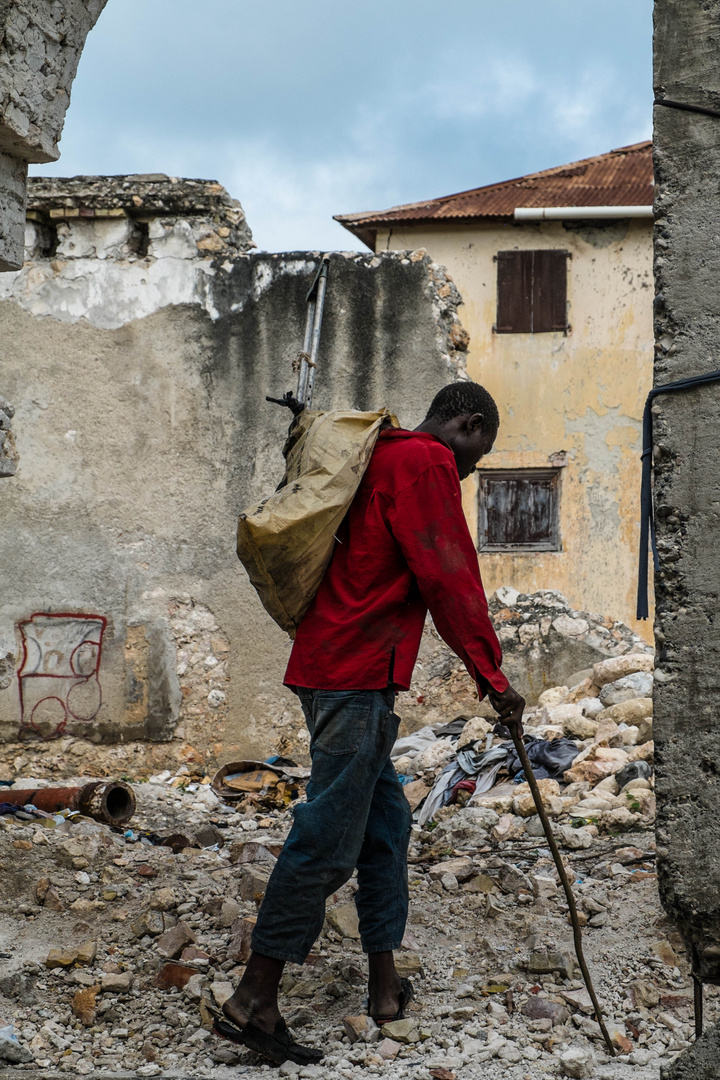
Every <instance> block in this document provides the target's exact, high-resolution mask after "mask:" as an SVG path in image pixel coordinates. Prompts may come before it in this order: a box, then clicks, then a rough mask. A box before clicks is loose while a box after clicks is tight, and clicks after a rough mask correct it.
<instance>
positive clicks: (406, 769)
mask: <svg viewBox="0 0 720 1080" xmlns="http://www.w3.org/2000/svg"><path fill="white" fill-rule="evenodd" d="M653 667H654V658H653V654H652V653H634V652H631V653H626V654H624V655H621V656H617V657H611V658H610V659H608V660H603V661H601V662H600V663H599V664H596V665H595V666H594V668H592V670H590V671H589V672H587V673H581V674H584V675H585V677H584V678H582V679H581V681H580V682H578V683H577V684H576V685H575V686H573V687H570V688H568V687H567V686H558V687H552V688H550V689H548V690H545V691H544V692H543V693H542V694H541V695H540V698H539V701H538V704H537V706H536V707H534V708H531V709H529V710H528V711H527V712H526V713H525V716H524V724H525V730H526V735H528V736H531V737H532V742H533V743H534V744H535V745H534V749H535V750H536V751H538V754H537V755H536V760H538V761H540V762H545V761H546V759H547V761H548V762H550V765H549V766H548V767H550V768H552V767H553V763H554V765H555V767H554V772H555V775H554V776H553V775H551V774H549V773H548V771H547V769H545V770H543V772H542V773H538V775H539V776H541V777H542V778H541V779H540V780H539V784H540V788H541V791H542V794H543V801H544V804H545V808H546V810H547V812H548V814H549V816H550V817H551V818H552V819H554V820H555V822H556V823H557V830H558V835H559V837H560V838H562V841H563V843H564V844H565V845H566V846H567V847H568V848H573V849H579V848H581V847H587V846H589V845H590V843H591V842H592V839H593V838H594V837H595V836H598V835H599V834H600V833H605V834H609V833H616V832H622V831H627V830H632V829H636V828H649V827H651V826H652V825H654V823H655V795H654V792H653V776H652V774H653V764H654V743H653V740H652V711H653V704H652V697H651V693H652V685H653ZM453 729H454V730H453ZM492 731H493V725H492V722H491V721H488V720H486V719H484V718H483V717H480V716H476V717H473V718H471V719H470V720H467V721H466V722H463V718H461V720H460V722H459V723H457V724H455V725H453V724H450V725H444V726H439V725H436V726H435V727H431V726H428V727H426V728H423V729H421V730H419V731H417V732H415V733H414V734H413V735H411V736H409V737H405V738H403V739H400V740H398V743H397V744H396V746H395V749H394V750H393V759H394V762H395V767H396V769H397V771H398V773H399V774H400V775H401V778H402V779H403V781H404V782H405V783H406V784H407V787H406V792H407V794H408V798H409V801H410V803H411V806H413V809H416V810H418V811H419V814H418V820H419V821H420V822H421V823H422V822H423V820H424V819H426V818H427V817H428V814H427V813H426V812H425V813H424V812H423V806H424V803H425V800H426V799H428V798H430V799H431V800H433V798H434V797H435V793H436V792H437V791H438V790H441V791H442V788H443V779H444V778H445V777H448V776H449V777H450V778H451V784H452V782H453V780H457V779H458V777H461V778H462V782H461V783H460V785H459V788H458V787H450V786H448V787H446V788H445V789H444V792H443V796H442V799H441V801H440V802H439V803H438V799H437V798H435V802H434V803H433V810H434V808H435V803H438V805H440V806H447V805H448V804H451V803H453V802H456V801H458V800H459V801H460V802H461V804H466V803H467V804H468V805H469V806H470V807H478V808H483V809H487V810H491V811H493V812H495V813H497V814H498V815H500V816H499V818H498V821H497V823H496V824H495V825H494V826H493V838H494V839H495V840H498V841H500V840H509V839H520V838H522V837H523V836H525V835H531V836H536V837H539V836H541V835H542V827H541V825H540V821H539V819H538V818H537V814H536V811H535V805H534V802H533V798H532V795H531V794H530V792H529V787H528V785H527V783H517V782H513V781H514V780H516V778H517V774H518V773H519V771H520V765H519V761H517V759H515V767H514V768H513V767H512V763H511V759H512V744H511V743H510V742H509V741H508V740H507V738H503V736H502V735H493V734H492ZM503 747H504V748H506V749H507V751H508V756H507V759H503V757H502V748H503ZM543 750H544V751H546V752H545V755H544V756H543V754H542V752H541V751H543ZM468 751H470V754H469V755H468ZM498 751H499V753H498ZM554 751H555V754H554V756H553V752H554ZM468 756H469V758H470V761H469V764H468V763H467V760H464V759H467V758H468ZM530 756H531V760H532V759H533V756H535V755H534V754H533V749H532V748H531V750H530ZM546 763H547V762H546ZM493 764H494V765H495V769H494V772H492V771H491V770H492V765H493ZM455 765H461V766H462V770H461V771H457V772H453V767H454V766H455ZM498 765H499V772H498ZM473 770H475V771H473ZM488 770H490V775H491V778H492V779H497V780H499V781H500V782H499V783H497V782H496V783H495V784H494V786H490V785H489V784H486V785H484V786H483V785H482V783H481V780H482V777H483V774H484V772H486V771H488ZM521 779H523V778H522V777H521Z"/></svg>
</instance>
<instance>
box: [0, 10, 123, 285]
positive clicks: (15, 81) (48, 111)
mask: <svg viewBox="0 0 720 1080" xmlns="http://www.w3.org/2000/svg"><path fill="white" fill-rule="evenodd" d="M106 3H107V0H22V2H20V0H2V2H0V270H15V269H17V268H18V267H19V266H21V265H22V259H23V228H24V224H25V181H26V178H27V163H28V162H29V161H36V162H42V161H55V159H56V158H57V157H59V153H58V146H57V144H58V141H59V139H60V135H61V133H62V129H63V125H64V123H65V113H66V112H67V107H68V105H69V104H70V88H71V86H72V82H73V79H74V78H75V73H76V72H77V66H78V62H79V60H80V54H81V53H82V50H83V46H84V44H85V40H86V38H87V35H88V34H89V33H90V31H91V30H92V28H93V26H94V25H95V23H96V22H97V20H98V17H99V15H100V12H101V11H102V9H103V8H104V7H105V4H106Z"/></svg>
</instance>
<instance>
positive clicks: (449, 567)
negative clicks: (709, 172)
mask: <svg viewBox="0 0 720 1080" xmlns="http://www.w3.org/2000/svg"><path fill="white" fill-rule="evenodd" d="M498 425H499V417H498V411H497V407H496V405H495V402H494V401H493V399H492V397H491V396H490V394H488V392H487V391H486V390H485V389H484V388H483V387H481V386H478V385H476V384H475V383H470V382H461V383H454V384H452V385H450V386H446V387H444V388H443V389H442V390H441V391H440V392H439V393H438V394H437V395H436V397H435V398H434V400H433V402H432V404H431V405H430V408H429V410H428V413H427V416H426V418H425V420H424V421H423V423H422V424H420V426H419V427H418V428H416V429H415V430H414V431H404V430H394V429H389V430H385V431H382V432H381V433H380V436H379V439H378V442H377V445H376V448H375V450H374V452H373V456H372V458H371V461H370V464H369V466H368V468H367V471H366V473H365V476H364V477H363V480H362V483H361V485H360V487H359V489H358V492H357V494H356V496H355V499H354V500H353V503H352V505H351V507H350V510H349V511H348V514H347V516H346V518H345V520H344V522H343V524H342V526H341V528H340V529H339V531H338V535H337V541H338V542H337V545H336V548H335V552H334V554H333V559H332V562H331V564H330V566H329V568H328V570H327V572H326V574H325V577H324V579H323V581H322V584H321V586H320V589H319V591H318V593H317V596H316V597H315V599H314V601H313V603H312V605H311V607H310V608H309V610H308V612H307V614H306V615H305V617H304V619H303V621H302V623H301V624H300V627H299V629H298V632H297V636H296V638H295V643H294V645H293V650H292V654H291V657H290V663H289V665H288V669H287V673H286V676H285V683H286V685H288V686H290V687H291V688H292V689H294V690H295V692H296V693H297V694H298V696H299V698H300V702H301V705H302V708H303V712H304V714H305V719H306V721H307V725H308V728H309V731H310V736H311V742H310V752H311V756H312V774H311V777H310V780H309V782H308V785H307V802H306V803H304V804H300V805H299V806H298V807H297V808H296V810H295V815H294V824H293V826H292V829H291V831H290V835H289V836H288V839H287V842H286V843H285V846H284V848H283V850H282V852H281V854H280V856H279V858H278V861H277V864H276V866H275V869H274V871H273V873H272V876H271V878H270V881H269V883H268V888H267V892H266V894H265V898H264V900H263V903H262V906H261V908H260V911H259V913H258V920H257V925H256V927H255V930H254V933H253V938H252V948H253V952H252V955H251V957H250V960H249V962H248V965H247V968H246V970H245V973H244V975H243V977H242V980H241V982H240V985H239V986H238V989H237V990H236V991H235V993H234V994H233V996H232V997H231V998H230V999H229V1001H227V1002H226V1003H225V1005H224V1007H223V1012H224V1015H225V1020H219V1021H217V1022H216V1028H217V1030H218V1032H219V1033H221V1034H224V1035H226V1036H227V1037H230V1038H234V1039H235V1040H236V1041H238V1042H242V1043H244V1044H245V1045H246V1046H249V1047H250V1048H252V1049H254V1050H256V1051H258V1052H259V1053H261V1054H264V1055H265V1056H266V1057H267V1058H268V1059H269V1060H271V1061H275V1062H282V1061H284V1060H287V1059H288V1058H289V1059H290V1060H293V1061H297V1062H299V1063H301V1064H303V1063H310V1062H313V1061H318V1060H320V1058H321V1056H322V1055H321V1054H320V1053H319V1052H318V1051H314V1050H311V1049H310V1048H308V1047H303V1046H300V1045H299V1044H298V1043H296V1042H295V1041H294V1040H293V1039H292V1037H291V1035H290V1033H289V1031H288V1029H287V1027H286V1026H285V1024H284V1021H283V1020H282V1018H281V1016H280V1013H279V1010H278V1003H277V993H278V985H279V982H280V978H281V975H282V971H283V967H284V965H285V963H286V962H287V961H291V962H293V963H302V962H303V961H304V960H305V957H306V956H307V954H308V952H309V951H310V949H311V948H312V945H313V942H314V941H315V939H316V938H317V936H318V934H319V933H320V931H321V929H322V925H323V920H324V917H325V901H326V898H327V897H328V896H329V895H330V894H331V893H333V892H334V891H335V890H336V889H338V888H339V887H340V886H341V885H343V884H344V882H346V881H347V880H348V878H349V877H350V876H351V875H352V872H353V870H354V869H355V868H357V884H358V890H357V894H356V906H357V911H358V917H359V926H360V939H361V944H362V947H363V950H364V951H365V952H366V953H367V954H368V967H369V1013H370V1015H371V1016H372V1017H373V1018H374V1019H375V1020H376V1021H377V1023H379V1024H382V1023H387V1022H388V1020H393V1019H397V1018H399V1017H400V1016H401V1015H402V1011H403V1008H404V1006H405V1005H406V1004H407V1002H408V1001H409V1000H410V998H411V997H412V987H411V985H410V984H409V982H408V980H405V979H403V980H401V979H400V978H399V976H398V974H397V972H396V970H395V964H394V960H393V950H394V949H397V948H399V946H400V943H401V941H402V938H403V934H404V931H405V922H406V918H407V907H408V886H407V846H408V840H409V836H410V824H411V815H410V809H409V806H408V803H407V799H406V798H405V796H404V794H403V790H402V786H401V785H400V783H399V781H398V779H397V776H396V774H395V770H394V768H393V766H392V763H391V761H390V757H389V754H390V750H391V749H392V746H393V743H394V742H395V739H396V737H397V728H398V723H399V718H398V717H397V716H395V715H394V712H393V704H394V700H395V694H396V692H397V691H399V690H408V689H409V687H410V680H411V677H412V670H413V666H414V664H415V660H416V658H417V653H418V648H419V645H420V639H421V636H422V630H423V625H424V622H425V616H426V614H427V611H428V609H429V611H430V613H431V615H432V618H433V621H434V623H435V627H436V628H437V630H438V632H439V633H440V634H441V636H442V637H443V639H444V640H445V641H446V642H447V644H448V645H449V646H450V648H452V649H453V650H454V652H455V653H456V654H457V655H458V656H459V657H460V658H461V659H462V660H463V661H464V663H465V665H466V667H467V669H468V671H469V672H470V674H471V676H472V677H473V679H475V681H476V683H477V687H478V692H479V695H480V697H484V696H485V695H486V694H487V695H488V697H489V698H490V701H491V703H492V705H493V707H494V708H495V709H496V711H497V712H498V713H499V714H500V719H501V720H502V721H503V723H505V724H508V725H515V727H516V729H517V730H518V731H522V727H521V721H522V712H523V706H524V704H525V702H524V700H523V698H522V697H521V696H520V695H519V694H518V693H517V692H516V691H515V690H513V689H512V687H511V686H510V685H509V684H508V681H507V679H506V678H505V676H504V675H503V673H502V671H501V669H500V661H501V650H500V646H499V644H498V640H497V637H496V635H495V631H494V630H493V627H492V624H491V623H490V620H489V617H488V611H487V602H486V599H485V593H484V591H483V586H482V582H481V579H480V572H479V570H478V559H477V552H476V550H475V545H474V543H473V541H472V538H471V536H470V532H469V530H468V527H467V523H466V521H465V516H464V514H463V509H462V499H461V490H460V480H462V479H464V478H465V477H467V476H469V475H470V473H471V472H473V470H474V468H475V465H476V464H477V462H478V461H479V460H480V458H482V457H483V456H484V455H485V454H487V453H489V452H490V450H491V448H492V446H493V443H494V442H495V438H496V436H497V430H498ZM228 1021H229V1023H228Z"/></svg>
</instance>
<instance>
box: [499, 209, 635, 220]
mask: <svg viewBox="0 0 720 1080" xmlns="http://www.w3.org/2000/svg"><path fill="white" fill-rule="evenodd" d="M513 216H514V218H515V220H516V221H573V220H576V221H591V220H593V219H594V218H600V219H605V220H607V219H612V218H653V217H654V216H655V211H654V210H653V208H652V206H516V207H515V213H514V215H513Z"/></svg>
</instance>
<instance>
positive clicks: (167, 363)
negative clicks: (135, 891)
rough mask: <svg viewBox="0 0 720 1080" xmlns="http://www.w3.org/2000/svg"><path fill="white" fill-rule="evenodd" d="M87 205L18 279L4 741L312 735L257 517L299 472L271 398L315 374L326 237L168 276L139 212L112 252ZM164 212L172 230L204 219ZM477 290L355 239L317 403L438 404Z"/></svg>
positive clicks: (33, 756)
mask: <svg viewBox="0 0 720 1080" xmlns="http://www.w3.org/2000/svg"><path fill="white" fill-rule="evenodd" d="M82 224H83V223H82V222H77V223H73V221H66V222H65V225H66V226H67V228H68V230H69V231H68V235H67V236H65V237H64V239H63V241H62V242H63V244H64V245H65V249H66V255H65V256H64V257H63V258H61V259H59V258H57V257H51V258H47V257H39V256H38V250H37V248H33V249H32V250H33V258H32V260H31V262H30V263H28V264H27V265H26V267H25V268H24V270H23V271H22V272H20V273H18V274H16V275H12V276H10V275H8V279H7V284H6V285H5V293H4V295H5V296H6V299H5V300H4V301H2V302H0V334H1V336H2V341H3V368H2V370H3V380H4V384H5V385H7V387H8V391H9V394H10V396H11V397H12V400H13V401H14V402H15V403H16V405H17V420H18V421H19V422H18V423H17V438H18V444H19V450H20V466H19V467H18V471H17V476H16V478H15V480H14V481H13V483H12V485H9V486H8V489H7V490H6V491H5V492H4V493H3V529H2V531H1V532H0V563H1V564H2V566H3V578H4V585H3V590H2V597H1V598H0V650H3V649H4V650H5V652H6V653H8V652H9V653H12V654H13V656H14V657H15V660H14V663H13V664H11V665H9V666H10V668H11V671H12V674H11V676H10V678H9V679H7V678H6V679H4V680H3V679H0V687H2V686H4V688H3V689H0V734H1V735H2V738H3V739H4V740H5V747H4V749H3V750H2V751H1V752H0V762H5V763H7V767H8V768H9V769H10V772H12V768H11V767H10V765H11V763H12V762H14V763H15V764H14V768H22V767H23V766H28V762H30V761H32V762H36V760H37V755H38V754H39V753H41V754H44V760H45V761H46V762H47V764H48V765H50V764H54V767H55V768H57V769H58V770H59V771H62V770H63V769H66V768H67V769H71V768H72V767H78V766H80V765H83V764H84V763H86V762H92V761H94V760H95V761H96V760H97V754H96V757H95V758H93V756H92V755H93V753H95V751H93V749H92V747H93V745H95V744H98V743H104V744H113V745H117V744H123V748H122V749H118V750H117V751H112V753H111V760H113V761H114V762H116V763H117V767H120V768H122V765H123V763H125V765H126V767H128V768H130V767H132V768H133V769H138V768H140V769H141V768H142V767H144V766H146V767H147V768H149V769H156V768H157V767H159V766H161V765H162V764H163V763H164V762H168V763H172V762H173V760H177V759H178V757H182V756H183V755H186V756H192V755H195V756H199V757H203V758H204V759H205V760H206V761H207V762H208V764H210V765H211V764H212V763H213V761H215V760H217V759H222V760H227V759H228V758H238V757H244V756H257V755H260V756H262V757H265V756H267V754H268V753H270V752H272V751H273V750H275V749H284V748H286V747H290V746H292V747H293V748H294V749H296V750H297V751H299V752H302V750H303V745H304V744H303V742H302V738H303V733H302V731H301V725H300V714H299V710H298V709H297V706H296V700H295V698H294V696H293V695H292V694H290V693H289V692H288V691H285V690H284V689H283V687H282V676H283V672H284V665H285V663H286V660H287V656H288V652H289V645H290V643H289V641H288V639H287V637H286V636H285V635H284V634H283V633H282V632H281V631H280V630H279V629H278V628H277V627H275V625H274V624H273V623H272V622H271V621H270V619H269V618H268V616H267V615H266V614H265V612H264V611H263V609H262V608H261V606H260V603H259V601H258V600H257V598H256V596H255V593H254V591H253V589H252V588H251V586H250V585H249V583H248V581H247V578H246V575H245V572H244V570H243V569H242V567H241V565H240V563H239V562H238V561H237V558H236V555H235V528H236V519H237V514H238V512H239V511H240V510H242V509H243V508H244V507H245V506H247V505H248V504H251V503H253V502H254V501H255V500H256V499H257V498H258V497H259V496H260V495H262V494H265V493H267V492H268V490H272V488H273V487H274V486H275V485H276V484H277V482H278V480H279V478H280V476H281V475H282V465H283V463H282V457H281V452H280V451H281V447H282V443H283V440H284V434H285V432H286V429H287V424H288V420H289V414H288V413H287V412H286V411H285V410H281V409H279V408H277V407H276V406H272V405H269V404H266V403H265V400H264V398H265V395H266V394H274V395H277V394H280V393H282V392H283V391H285V390H287V389H290V388H292V387H294V384H295V376H294V375H293V373H292V362H293V360H294V359H295V357H296V355H297V353H298V351H299V348H300V346H301V343H302V333H303V326H304V319H305V293H306V290H307V288H308V285H309V283H310V281H311V280H312V276H313V273H314V270H315V268H316V266H317V261H318V256H317V254H315V255H313V254H312V253H307V252H299V253H293V254H285V255H263V254H258V255H238V254H237V253H236V254H235V255H234V257H227V255H226V254H222V255H220V256H219V258H217V259H212V258H211V259H209V260H208V256H207V255H205V256H204V258H200V256H201V255H202V252H196V258H195V259H192V258H189V257H188V258H186V259H185V260H184V261H185V262H187V263H188V264H189V265H191V266H192V267H193V270H192V274H191V275H188V272H186V271H182V272H181V270H178V267H177V265H175V269H174V270H173V271H172V272H170V268H169V269H168V273H167V274H166V287H165V288H164V289H163V290H157V291H153V284H152V283H153V280H154V279H153V273H159V271H157V270H154V269H153V267H156V266H157V264H158V263H160V262H162V260H163V258H166V261H169V260H170V259H171V258H174V256H169V255H168V256H167V257H166V256H163V255H160V254H158V253H157V252H155V254H153V251H152V248H151V250H150V251H149V252H148V253H147V254H146V255H144V256H143V255H140V254H138V253H132V252H131V253H128V252H123V244H122V243H119V242H117V243H115V240H116V237H115V230H116V229H117V228H118V223H117V222H116V221H113V220H108V221H106V222H105V223H104V224H103V223H102V221H101V220H96V221H95V223H94V225H93V228H94V230H95V239H96V241H97V237H98V236H99V235H101V234H102V235H103V236H104V237H105V240H104V241H103V243H102V244H99V247H100V248H101V251H102V257H99V256H98V248H97V247H96V248H95V257H94V258H92V257H91V256H90V255H89V254H88V252H87V248H86V247H85V248H83V247H82V246H81V241H82V243H86V242H87V237H86V235H85V231H84V230H80V226H81V225H82ZM185 225H186V226H187V227H188V229H190V231H191V232H192V223H191V222H190V223H188V222H186V223H185ZM164 228H165V230H166V231H165V233H164V234H163V236H162V237H159V239H158V243H159V244H161V245H162V243H166V242H172V243H175V239H174V237H175V236H176V235H180V236H181V239H182V243H183V244H185V243H187V242H188V238H187V236H186V232H187V229H186V228H185V226H182V225H181V223H178V228H177V229H173V230H172V231H171V232H172V235H171V237H170V240H168V231H167V222H166V223H165V226H164ZM76 230H77V231H76ZM158 231H159V227H157V228H156V226H155V225H151V226H150V234H151V243H153V242H154V240H152V237H153V236H154V234H155V232H158ZM111 234H112V235H111ZM30 239H31V240H32V239H33V237H32V236H31V237H30ZM121 239H122V238H121ZM110 240H113V243H114V246H113V244H111V243H110V242H109V241H110ZM193 242H194V241H193ZM74 244H76V245H77V246H78V251H79V252H82V254H81V255H80V256H79V257H78V258H75V259H74V260H73V259H72V257H71V255H70V252H71V248H72V247H73V245H74ZM111 249H112V250H111ZM153 259H154V260H155V261H154V262H153ZM182 261H183V260H182V259H181V258H177V259H175V263H177V264H179V263H180V262H182ZM90 263H92V267H90ZM201 263H202V265H200V264H201ZM143 268H144V269H143ZM193 275H194V280H196V281H201V282H202V288H197V289H194V290H192V289H188V288H187V282H188V280H189V278H190V277H193ZM143 276H144V278H145V284H144V285H143V281H142V277H143ZM144 290H145V291H144ZM78 298H81V300H82V304H85V310H86V313H87V314H86V317H79V311H80V309H81V307H82V304H81V303H80V301H79V300H78ZM458 300H459V297H458V294H457V291H456V290H455V289H454V287H453V286H451V285H449V284H448V283H447V282H446V281H445V278H444V275H443V273H442V271H441V270H440V269H439V268H437V267H435V266H434V265H433V264H432V263H431V262H430V260H429V259H428V258H427V257H422V256H419V257H415V258H412V259H410V258H404V257H400V256H397V255H393V254H388V255H384V256H382V257H377V256H373V255H356V254H348V255H342V254H337V255H333V256H332V258H331V265H330V284H329V291H328V300H327V307H326V313H325V321H324V324H323V337H322V348H321V364H320V367H319V371H318V375H317V382H316V399H315V400H316V404H317V405H318V406H319V407H324V408H332V407H339V406H342V407H348V406H351V407H358V408H363V409H366V408H374V407H377V406H382V405H387V406H388V407H389V408H391V409H393V410H396V411H397V412H398V414H399V415H400V417H401V419H402V421H403V422H404V423H405V424H411V425H412V424H416V423H418V422H419V420H420V419H421V418H422V415H423V414H424V409H425V407H426V406H427V403H428V401H429V399H430V397H431V396H432V395H433V394H434V393H435V392H436V391H437V389H439V387H440V386H441V385H443V384H444V383H446V382H448V381H450V380H451V379H453V378H454V377H455V376H456V374H457V371H458V368H459V366H460V365H461V360H462V357H461V356H459V355H458V354H457V353H455V351H454V350H453V349H452V332H453V328H456V327H457V326H458V323H457V316H456V314H455V309H456V307H457V304H458ZM133 315H135V317H133ZM454 332H455V333H457V331H456V330H455V331H454ZM7 667H8V664H7V663H6V670H7ZM38 735H40V736H42V737H43V738H48V739H49V740H50V741H48V742H47V743H44V744H38V743H37V741H33V740H36V739H37V736H38ZM53 736H59V737H60V738H59V739H57V738H53ZM18 740H20V741H19V742H18ZM25 740H31V741H30V742H29V743H28V742H25ZM73 740H74V741H73ZM78 740H79V741H78ZM167 740H170V742H168V741H167ZM153 746H154V747H155V749H153ZM68 753H71V757H70V759H68V758H67V754H68ZM72 754H76V755H77V756H76V757H74V758H73V757H72ZM68 760H69V761H70V764H68ZM28 768H30V766H28Z"/></svg>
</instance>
